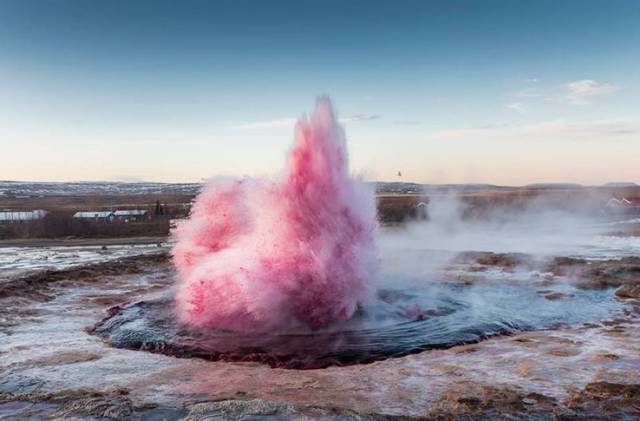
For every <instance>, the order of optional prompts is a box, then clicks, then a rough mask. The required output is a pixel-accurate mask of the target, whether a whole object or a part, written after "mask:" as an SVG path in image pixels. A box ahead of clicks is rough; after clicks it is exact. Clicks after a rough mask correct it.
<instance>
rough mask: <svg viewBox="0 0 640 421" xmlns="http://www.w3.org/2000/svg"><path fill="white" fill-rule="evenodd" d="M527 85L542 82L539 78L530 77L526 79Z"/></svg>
mask: <svg viewBox="0 0 640 421" xmlns="http://www.w3.org/2000/svg"><path fill="white" fill-rule="evenodd" d="M524 81H525V83H538V82H540V79H538V78H537V77H528V78H526V79H524Z"/></svg>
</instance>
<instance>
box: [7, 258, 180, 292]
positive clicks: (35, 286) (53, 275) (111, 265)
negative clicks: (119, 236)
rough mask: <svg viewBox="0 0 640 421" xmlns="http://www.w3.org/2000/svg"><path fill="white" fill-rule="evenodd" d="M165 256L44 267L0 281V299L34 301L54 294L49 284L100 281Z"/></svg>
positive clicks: (142, 267) (142, 268) (157, 262)
mask: <svg viewBox="0 0 640 421" xmlns="http://www.w3.org/2000/svg"><path fill="white" fill-rule="evenodd" d="M168 257H169V255H168V254H167V253H158V254H152V255H145V256H132V257H125V258H122V259H117V260H113V261H109V262H102V263H95V264H91V265H87V266H83V267H79V268H70V269H64V270H46V271H42V272H37V273H33V274H30V275H26V276H23V277H20V278H17V279H7V280H3V281H2V282H0V299H3V298H9V297H14V296H19V297H21V298H29V299H31V300H34V301H42V302H45V301H49V300H51V299H53V297H54V296H55V295H54V294H53V293H52V291H51V289H50V286H51V284H54V283H61V284H72V283H78V284H81V283H83V282H103V281H104V278H105V277H108V276H119V275H126V274H136V273H141V272H144V271H145V270H148V269H149V267H150V266H152V265H153V266H157V265H160V264H168V263H169V260H168Z"/></svg>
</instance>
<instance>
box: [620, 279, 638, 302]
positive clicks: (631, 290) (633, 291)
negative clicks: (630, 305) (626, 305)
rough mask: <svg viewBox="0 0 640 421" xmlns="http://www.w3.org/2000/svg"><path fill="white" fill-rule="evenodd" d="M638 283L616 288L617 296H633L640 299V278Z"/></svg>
mask: <svg viewBox="0 0 640 421" xmlns="http://www.w3.org/2000/svg"><path fill="white" fill-rule="evenodd" d="M638 282H639V283H638V284H636V285H624V286H622V287H620V288H618V289H617V290H616V296H618V297H620V298H633V299H635V300H640V278H639V279H638Z"/></svg>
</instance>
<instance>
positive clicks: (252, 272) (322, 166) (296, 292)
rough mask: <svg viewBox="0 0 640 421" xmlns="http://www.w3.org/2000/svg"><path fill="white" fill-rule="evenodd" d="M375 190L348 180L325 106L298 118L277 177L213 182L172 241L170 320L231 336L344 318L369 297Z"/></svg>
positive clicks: (337, 130)
mask: <svg viewBox="0 0 640 421" xmlns="http://www.w3.org/2000/svg"><path fill="white" fill-rule="evenodd" d="M374 231H375V200H374V195H373V191H372V189H371V188H370V187H368V186H366V185H365V184H364V183H363V182H361V181H360V180H357V179H354V178H352V177H351V176H350V175H349V170H348V158H347V151H346V144H345V137H344V131H343V129H342V127H340V125H339V124H338V123H337V120H336V117H335V115H334V112H333V110H332V106H331V101H330V100H329V99H328V98H326V97H323V98H319V99H318V100H317V102H316V109H315V111H314V113H313V114H312V115H311V117H310V118H309V119H307V118H306V117H303V118H301V119H300V120H299V121H298V123H297V125H296V130H295V141H294V146H293V148H292V150H291V151H290V154H289V157H288V162H287V165H286V167H285V170H284V172H283V174H282V175H281V176H280V177H279V178H278V179H277V180H276V181H271V180H255V179H241V180H234V181H212V182H211V183H209V184H208V185H207V186H206V187H205V189H204V190H203V192H202V193H201V194H200V195H199V196H198V197H197V199H196V201H195V203H194V205H193V208H192V213H191V217H190V218H189V219H188V220H185V221H183V222H182V223H180V224H179V225H178V226H177V228H176V230H175V231H174V235H175V237H176V239H177V243H176V245H175V247H174V249H173V260H174V263H175V266H176V268H177V270H178V275H179V284H178V290H177V293H176V309H177V314H178V317H179V318H180V319H181V320H182V321H183V322H184V323H187V324H189V325H192V326H197V327H211V328H224V329H231V330H239V331H255V330H273V329H278V328H280V327H283V326H290V325H292V324H293V325H295V324H303V325H307V326H310V327H312V328H319V327H322V326H326V325H328V324H331V323H333V322H337V321H341V320H346V319H348V318H350V317H351V316H352V315H353V314H354V312H355V311H356V309H357V307H358V306H359V305H360V304H362V303H363V302H364V300H366V299H367V298H368V297H369V296H370V294H371V292H372V291H371V282H370V280H371V279H372V278H373V272H374V270H375V265H376V263H375V262H376V253H375V244H374V237H375V233H374Z"/></svg>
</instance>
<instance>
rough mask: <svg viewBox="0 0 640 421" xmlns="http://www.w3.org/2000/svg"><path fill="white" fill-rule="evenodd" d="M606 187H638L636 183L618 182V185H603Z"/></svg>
mask: <svg viewBox="0 0 640 421" xmlns="http://www.w3.org/2000/svg"><path fill="white" fill-rule="evenodd" d="M603 186H604V187H638V185H637V184H636V183H632V182H616V183H607V184H604V185H603Z"/></svg>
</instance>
